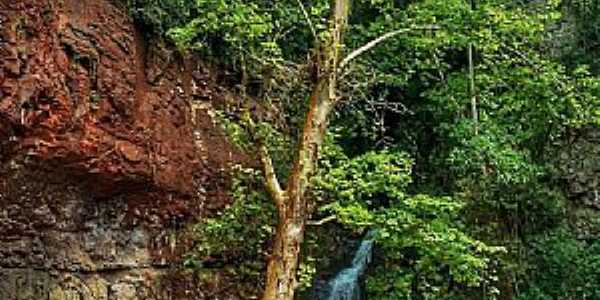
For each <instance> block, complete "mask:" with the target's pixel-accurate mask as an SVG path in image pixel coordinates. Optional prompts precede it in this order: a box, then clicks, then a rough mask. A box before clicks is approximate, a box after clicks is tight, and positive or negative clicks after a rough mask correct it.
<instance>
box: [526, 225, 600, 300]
mask: <svg viewBox="0 0 600 300" xmlns="http://www.w3.org/2000/svg"><path fill="white" fill-rule="evenodd" d="M527 251H528V252H529V257H530V261H528V267H527V272H528V275H529V277H530V278H528V280H527V282H526V283H525V284H526V285H527V286H528V288H527V289H526V290H525V291H524V292H523V293H522V294H521V295H519V297H518V298H517V299H520V300H534V299H535V300H537V299H540V300H542V299H544V300H545V299H600V243H599V242H598V241H589V242H585V241H580V240H577V239H576V238H575V237H574V236H573V235H572V234H571V233H570V232H569V231H568V230H566V229H564V228H560V229H557V230H555V231H552V232H550V233H547V234H542V235H539V236H534V237H532V238H531V239H530V240H529V241H528V243H527Z"/></svg>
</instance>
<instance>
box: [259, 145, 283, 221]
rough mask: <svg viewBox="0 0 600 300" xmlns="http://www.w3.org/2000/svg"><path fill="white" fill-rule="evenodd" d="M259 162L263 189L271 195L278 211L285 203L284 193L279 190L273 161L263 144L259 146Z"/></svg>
mask: <svg viewBox="0 0 600 300" xmlns="http://www.w3.org/2000/svg"><path fill="white" fill-rule="evenodd" d="M258 147H259V149H258V151H259V155H260V162H261V163H262V167H263V173H264V175H265V187H266V188H267V191H268V192H269V194H270V195H271V199H272V200H273V202H275V205H276V206H277V208H278V209H280V208H282V207H283V205H284V202H285V197H284V192H283V190H282V189H281V185H280V184H279V180H278V179H277V174H276V173H275V168H273V161H272V160H271V156H270V155H269V150H268V149H267V147H266V146H265V145H264V144H262V143H261V144H260V145H259V146H258Z"/></svg>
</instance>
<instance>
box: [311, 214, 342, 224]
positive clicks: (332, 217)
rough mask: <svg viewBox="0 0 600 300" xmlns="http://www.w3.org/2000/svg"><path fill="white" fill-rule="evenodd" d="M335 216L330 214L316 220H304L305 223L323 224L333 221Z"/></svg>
mask: <svg viewBox="0 0 600 300" xmlns="http://www.w3.org/2000/svg"><path fill="white" fill-rule="evenodd" d="M336 218H337V217H336V215H331V216H329V217H326V218H323V219H321V220H318V221H308V222H306V225H310V226H319V225H323V224H325V223H329V222H331V221H334V220H335V219H336Z"/></svg>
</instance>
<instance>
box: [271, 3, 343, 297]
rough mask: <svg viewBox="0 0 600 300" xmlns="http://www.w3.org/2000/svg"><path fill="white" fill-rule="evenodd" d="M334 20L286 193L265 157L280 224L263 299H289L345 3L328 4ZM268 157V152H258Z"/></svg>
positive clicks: (331, 95)
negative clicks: (307, 192)
mask: <svg viewBox="0 0 600 300" xmlns="http://www.w3.org/2000/svg"><path fill="white" fill-rule="evenodd" d="M332 2H333V3H332V21H331V27H330V30H329V37H328V40H327V42H326V43H325V44H324V45H322V46H321V47H320V48H319V49H317V55H318V63H317V64H316V67H317V71H318V74H319V75H318V76H317V78H316V80H315V82H314V83H313V90H312V94H311V97H310V107H309V110H308V113H307V115H306V119H305V123H304V128H303V131H302V137H301V140H300V143H299V144H298V147H297V148H296V157H295V162H294V167H293V169H292V172H291V174H290V177H289V180H288V184H287V187H286V189H285V191H282V190H280V188H279V183H278V181H277V179H276V177H275V175H274V172H273V168H272V164H271V163H270V160H269V159H266V158H265V159H263V166H264V169H265V174H266V176H267V188H268V190H269V191H270V193H271V197H272V198H273V200H274V201H275V203H276V205H277V209H278V216H279V223H278V225H277V229H276V230H277V232H276V234H275V241H274V245H273V250H272V254H271V257H270V258H269V263H268V266H267V278H266V286H265V292H264V294H263V298H262V299H263V300H293V299H294V291H295V289H296V285H297V283H296V271H297V269H298V261H299V255H300V246H301V245H302V241H303V239H304V228H305V225H306V219H307V199H306V197H305V194H306V191H307V189H308V187H309V182H310V178H311V176H312V174H313V171H314V168H315V164H316V161H317V159H318V154H319V148H320V147H321V144H322V143H323V138H324V136H325V133H326V130H327V121H328V120H327V119H328V116H329V113H330V112H331V110H332V109H333V107H334V106H335V103H336V100H337V97H336V83H337V67H338V63H339V52H340V51H339V50H340V47H341V44H342V43H341V41H342V33H343V31H344V28H345V25H346V20H347V16H348V8H349V0H333V1H332ZM261 152H262V153H263V154H264V155H267V153H266V149H263V151H261Z"/></svg>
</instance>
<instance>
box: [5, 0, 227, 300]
mask: <svg viewBox="0 0 600 300" xmlns="http://www.w3.org/2000/svg"><path fill="white" fill-rule="evenodd" d="M147 44H148V43H147V42H146V41H144V38H143V35H142V33H140V32H139V31H138V30H136V28H135V26H134V24H133V23H132V22H131V20H130V19H129V17H128V16H127V14H126V12H125V10H124V9H122V8H119V7H118V5H117V4H114V3H112V2H109V1H108V0H64V1H55V0H24V1H15V0H0V299H1V300H12V299H52V300H58V299H82V300H83V299H90V300H92V299H93V300H96V299H106V300H117V299H118V300H126V299H185V293H183V292H182V293H180V292H181V291H176V290H175V289H172V288H169V286H168V285H169V284H170V283H169V282H168V281H165V280H162V279H161V278H163V277H164V276H165V275H166V274H168V273H169V272H170V270H171V269H173V268H175V267H176V266H177V265H178V264H179V260H180V256H181V253H182V252H183V251H185V245H180V244H181V241H182V240H185V239H184V238H182V235H185V230H184V229H185V227H186V225H187V224H189V223H190V222H192V221H193V218H192V216H195V215H199V214H202V213H204V212H206V211H208V210H210V209H215V208H218V207H220V206H221V205H222V204H223V202H224V201H225V200H226V197H225V196H224V194H225V192H224V190H225V188H226V179H224V177H223V176H222V175H223V174H221V173H220V172H222V169H224V168H225V167H226V166H225V162H226V161H228V160H231V157H232V156H233V155H232V153H231V150H229V149H230V148H227V147H228V144H227V142H226V141H225V140H224V138H223V136H222V135H220V134H219V133H218V131H217V130H216V129H215V128H213V127H214V126H213V127H211V124H212V123H211V122H210V121H208V115H207V114H206V113H205V112H200V113H199V114H197V115H196V117H195V118H192V114H191V105H190V100H192V99H193V100H195V101H204V100H207V99H205V98H207V97H208V96H207V95H210V93H211V91H210V90H209V88H208V87H207V85H206V84H203V82H201V80H200V79H199V78H201V77H202V76H200V75H198V74H199V73H198V70H197V67H195V66H194V67H190V66H192V65H194V64H192V63H189V62H188V63H185V62H184V60H183V59H179V60H176V59H174V58H173V57H177V55H175V53H170V52H169V50H167V49H166V48H165V47H161V46H160V43H155V44H153V45H151V46H149V45H147ZM193 119H194V120H193ZM196 123H198V124H200V125H196V127H195V125H194V124H196ZM198 126H201V128H198ZM195 133H196V134H195ZM216 152H218V153H219V155H211V153H216ZM233 160H235V159H233Z"/></svg>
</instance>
